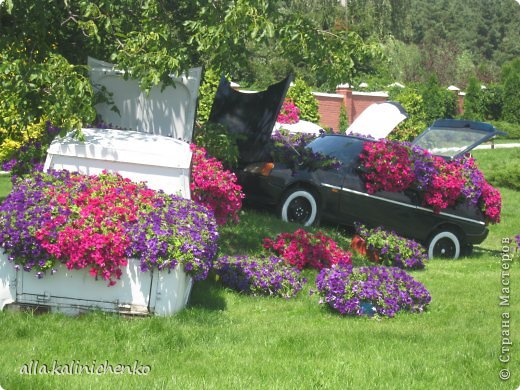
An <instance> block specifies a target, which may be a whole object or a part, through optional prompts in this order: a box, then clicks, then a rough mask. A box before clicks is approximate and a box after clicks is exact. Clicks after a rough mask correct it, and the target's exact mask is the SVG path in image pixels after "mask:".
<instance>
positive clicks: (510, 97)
mask: <svg viewBox="0 0 520 390" xmlns="http://www.w3.org/2000/svg"><path fill="white" fill-rule="evenodd" d="M502 85H503V88H504V105H503V107H502V119H503V120H505V121H508V122H511V123H520V58H516V59H514V60H513V61H511V62H508V63H506V64H504V66H503V67H502Z"/></svg>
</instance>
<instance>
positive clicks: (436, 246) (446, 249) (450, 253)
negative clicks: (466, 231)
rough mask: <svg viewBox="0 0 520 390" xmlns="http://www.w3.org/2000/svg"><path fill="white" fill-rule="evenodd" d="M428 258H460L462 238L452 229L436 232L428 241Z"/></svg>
mask: <svg viewBox="0 0 520 390" xmlns="http://www.w3.org/2000/svg"><path fill="white" fill-rule="evenodd" d="M427 248H428V258H430V259H433V258H442V259H452V260H455V259H458V258H459V256H460V250H461V245H460V239H459V237H458V236H457V234H455V233H454V232H452V231H449V230H442V231H438V232H436V233H434V234H433V235H432V237H431V238H430V240H429V241H428V246H427Z"/></svg>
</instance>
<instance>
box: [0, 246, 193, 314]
mask: <svg viewBox="0 0 520 390" xmlns="http://www.w3.org/2000/svg"><path fill="white" fill-rule="evenodd" d="M57 270H58V272H56V273H55V274H54V275H50V274H47V275H45V276H44V277H43V278H41V279H38V278H37V277H36V276H35V273H34V272H25V271H15V269H14V267H13V264H12V263H9V262H8V261H7V256H6V255H5V254H1V255H0V280H1V281H2V283H4V284H0V309H1V308H3V306H4V305H6V304H9V303H13V302H16V303H18V304H26V305H40V306H48V307H49V308H50V309H51V310H52V311H57V312H62V313H66V314H79V313H81V312H84V311H87V310H92V309H99V310H103V311H108V312H119V313H126V314H136V315H143V314H156V315H159V316H168V315H171V314H174V313H176V312H178V311H179V310H181V309H182V308H184V307H185V306H186V303H187V302H188V298H189V294H190V291H191V286H192V283H193V282H192V278H191V277H190V276H188V275H187V274H186V273H185V272H184V271H183V270H182V266H177V267H176V268H175V269H174V270H172V271H171V272H168V271H166V270H165V271H157V270H153V271H147V272H141V270H140V268H139V261H138V260H136V259H130V260H129V262H128V266H126V267H123V268H122V270H123V274H122V275H121V279H119V280H117V284H116V285H114V286H111V287H108V286H107V282H106V281H104V280H95V279H94V278H93V277H92V276H90V274H89V272H88V269H82V270H68V269H67V267H65V266H64V265H60V266H58V268H57ZM5 281H9V283H8V284H7V285H5Z"/></svg>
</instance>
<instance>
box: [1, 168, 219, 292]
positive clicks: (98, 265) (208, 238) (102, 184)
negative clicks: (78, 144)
mask: <svg viewBox="0 0 520 390" xmlns="http://www.w3.org/2000/svg"><path fill="white" fill-rule="evenodd" d="M0 231H1V232H2V233H1V235H0V246H1V247H2V248H3V249H4V250H5V251H6V252H7V253H8V254H9V259H10V260H11V261H14V263H15V264H16V265H17V266H18V267H23V269H24V270H26V271H31V270H34V271H36V272H37V276H38V277H42V276H43V273H44V272H45V271H51V272H53V271H54V269H55V265H56V264H57V263H58V262H60V263H64V264H65V265H66V266H67V268H68V269H82V268H89V270H90V274H91V275H92V277H95V278H102V279H104V280H106V281H108V285H109V286H111V285H114V284H115V283H116V282H115V281H116V280H117V279H119V278H120V276H121V267H124V266H126V265H127V259H128V258H129V257H134V258H138V259H140V262H141V270H142V271H146V270H148V269H152V268H157V269H159V270H161V269H173V268H175V267H176V266H183V267H184V270H185V271H186V272H187V273H188V274H189V275H191V276H193V277H194V279H204V278H205V277H206V276H207V273H208V271H209V269H210V267H211V261H212V259H213V257H214V255H215V253H216V249H217V237H218V233H217V230H216V223H215V220H214V218H213V214H212V212H211V211H209V210H208V209H207V208H206V207H204V206H201V205H198V204H196V203H195V202H193V201H190V200H187V199H183V198H179V197H176V196H172V195H167V194H165V193H163V192H162V191H153V190H150V189H148V188H147V187H146V186H145V185H144V184H143V183H140V184H137V183H133V182H131V181H130V180H128V179H124V178H122V177H121V176H119V175H115V174H108V173H103V174H101V175H99V176H86V175H80V174H77V173H69V172H67V171H51V172H50V173H43V172H34V173H33V174H32V175H30V176H28V177H27V178H25V179H20V180H18V181H17V182H16V183H15V184H14V186H13V189H12V191H11V193H10V194H9V196H8V197H7V198H6V199H5V201H4V202H3V203H2V205H1V206H0Z"/></svg>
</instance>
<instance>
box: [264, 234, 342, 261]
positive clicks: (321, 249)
mask: <svg viewBox="0 0 520 390" xmlns="http://www.w3.org/2000/svg"><path fill="white" fill-rule="evenodd" d="M264 248H266V249H271V250H273V251H274V252H275V254H276V255H278V256H281V257H282V258H283V259H284V260H285V261H286V262H287V263H288V264H291V265H294V266H295V267H297V268H298V269H303V268H315V269H318V270H320V269H322V268H324V267H330V266H331V265H333V264H351V263H352V260H351V256H352V254H351V253H350V252H348V251H344V250H343V249H341V248H340V247H339V246H338V244H337V243H336V242H335V241H334V240H332V239H331V238H329V237H327V236H326V235H325V234H323V233H322V232H317V233H316V234H312V233H309V232H306V231H305V230H303V229H298V230H296V231H295V232H294V233H281V234H279V235H278V236H276V237H275V239H274V240H271V239H270V238H264Z"/></svg>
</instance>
